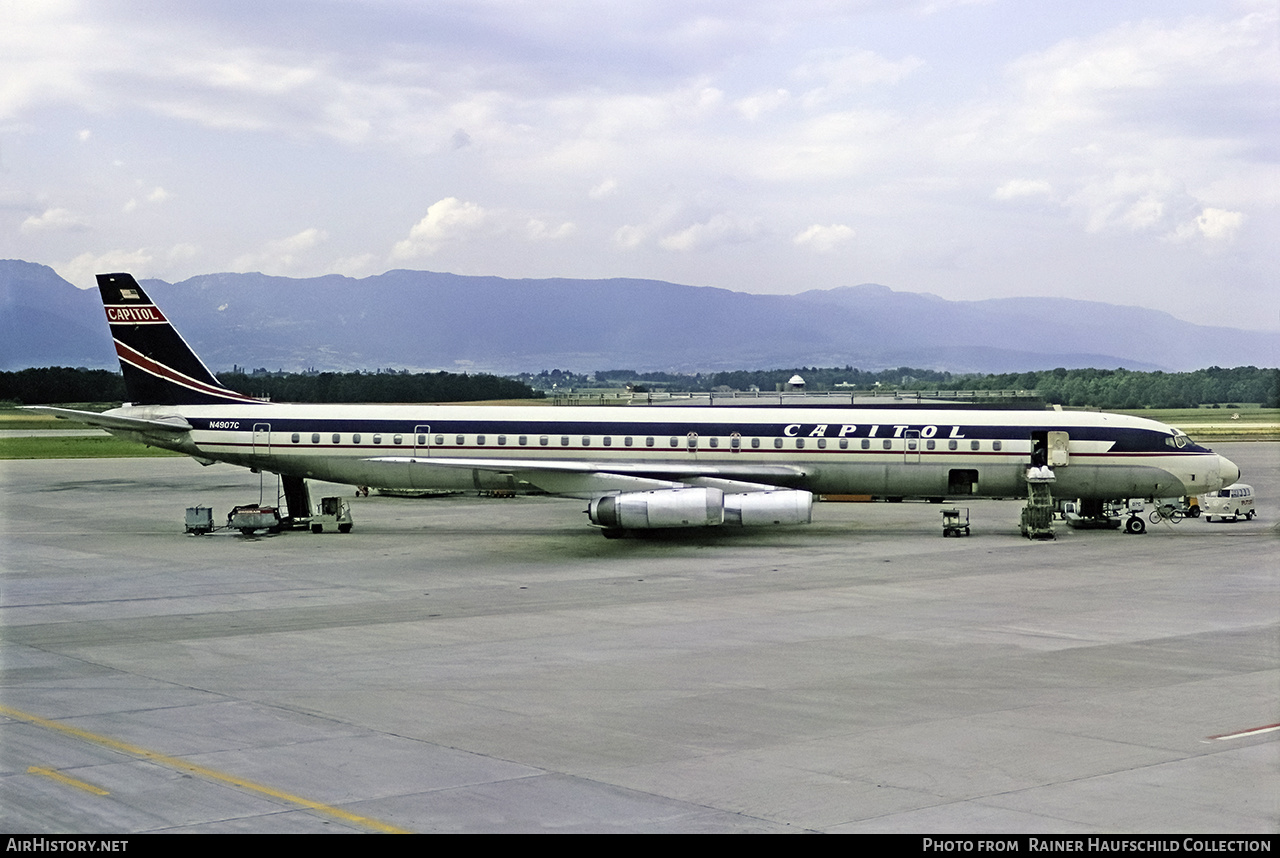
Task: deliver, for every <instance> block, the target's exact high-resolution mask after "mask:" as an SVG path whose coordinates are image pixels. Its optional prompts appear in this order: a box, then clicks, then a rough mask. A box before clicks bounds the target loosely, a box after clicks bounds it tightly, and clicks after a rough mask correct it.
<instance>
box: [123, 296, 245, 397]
mask: <svg viewBox="0 0 1280 858" xmlns="http://www.w3.org/2000/svg"><path fill="white" fill-rule="evenodd" d="M98 291H99V292H100V293H101V294H102V306H103V308H104V309H105V310H106V313H107V322H108V324H110V325H111V337H112V339H113V340H115V347H116V356H117V357H119V359H120V371H121V372H122V373H123V374H124V386H125V390H126V391H127V393H128V395H129V399H130V400H131V401H132V402H133V403H134V404H135V405H197V404H205V403H228V402H245V401H256V400H253V399H252V398H251V397H248V396H245V395H244V394H241V393H236V392H235V391H234V390H228V389H227V388H225V387H223V386H222V382H220V381H218V379H217V377H216V376H215V375H214V374H213V373H212V372H210V371H209V368H208V367H207V366H205V365H204V362H203V361H201V360H200V358H199V357H198V356H197V355H196V353H195V352H194V351H192V349H191V346H189V345H187V342H186V340H184V339H183V338H182V335H181V334H179V333H178V332H177V330H176V329H175V328H174V327H173V325H172V324H170V322H169V320H168V319H167V318H165V315H164V313H162V312H160V308H159V307H157V306H156V305H155V303H154V302H153V301H152V300H151V299H150V298H148V297H147V293H146V292H145V291H143V289H142V287H141V286H139V285H138V281H137V280H135V279H134V278H133V275H132V274H99V275H98Z"/></svg>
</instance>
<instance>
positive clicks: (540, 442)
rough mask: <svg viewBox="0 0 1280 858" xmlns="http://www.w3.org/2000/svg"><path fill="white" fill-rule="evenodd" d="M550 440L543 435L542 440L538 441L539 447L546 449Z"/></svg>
mask: <svg viewBox="0 0 1280 858" xmlns="http://www.w3.org/2000/svg"><path fill="white" fill-rule="evenodd" d="M550 440H551V439H549V438H548V437H547V436H546V435H543V436H542V437H541V438H539V439H538V445H539V446H541V447H545V446H547V443H548V442H549V441H550Z"/></svg>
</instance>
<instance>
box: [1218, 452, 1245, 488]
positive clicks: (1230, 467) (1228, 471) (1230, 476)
mask: <svg viewBox="0 0 1280 858" xmlns="http://www.w3.org/2000/svg"><path fill="white" fill-rule="evenodd" d="M1218 476H1220V477H1222V484H1223V485H1224V486H1229V485H1231V484H1232V483H1238V482H1240V469H1239V468H1238V467H1236V463H1235V462H1233V461H1231V460H1230V459H1228V458H1227V457H1226V456H1219V457H1218Z"/></svg>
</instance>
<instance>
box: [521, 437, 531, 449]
mask: <svg viewBox="0 0 1280 858" xmlns="http://www.w3.org/2000/svg"><path fill="white" fill-rule="evenodd" d="M528 443H529V436H528V435H521V436H520V446H521V447H523V446H525V445H526V444H528Z"/></svg>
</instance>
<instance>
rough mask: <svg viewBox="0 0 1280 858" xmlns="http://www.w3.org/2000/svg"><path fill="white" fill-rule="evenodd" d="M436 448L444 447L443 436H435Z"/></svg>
mask: <svg viewBox="0 0 1280 858" xmlns="http://www.w3.org/2000/svg"><path fill="white" fill-rule="evenodd" d="M436 446H437V447H443V446H444V436H443V435H437V436H436Z"/></svg>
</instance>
